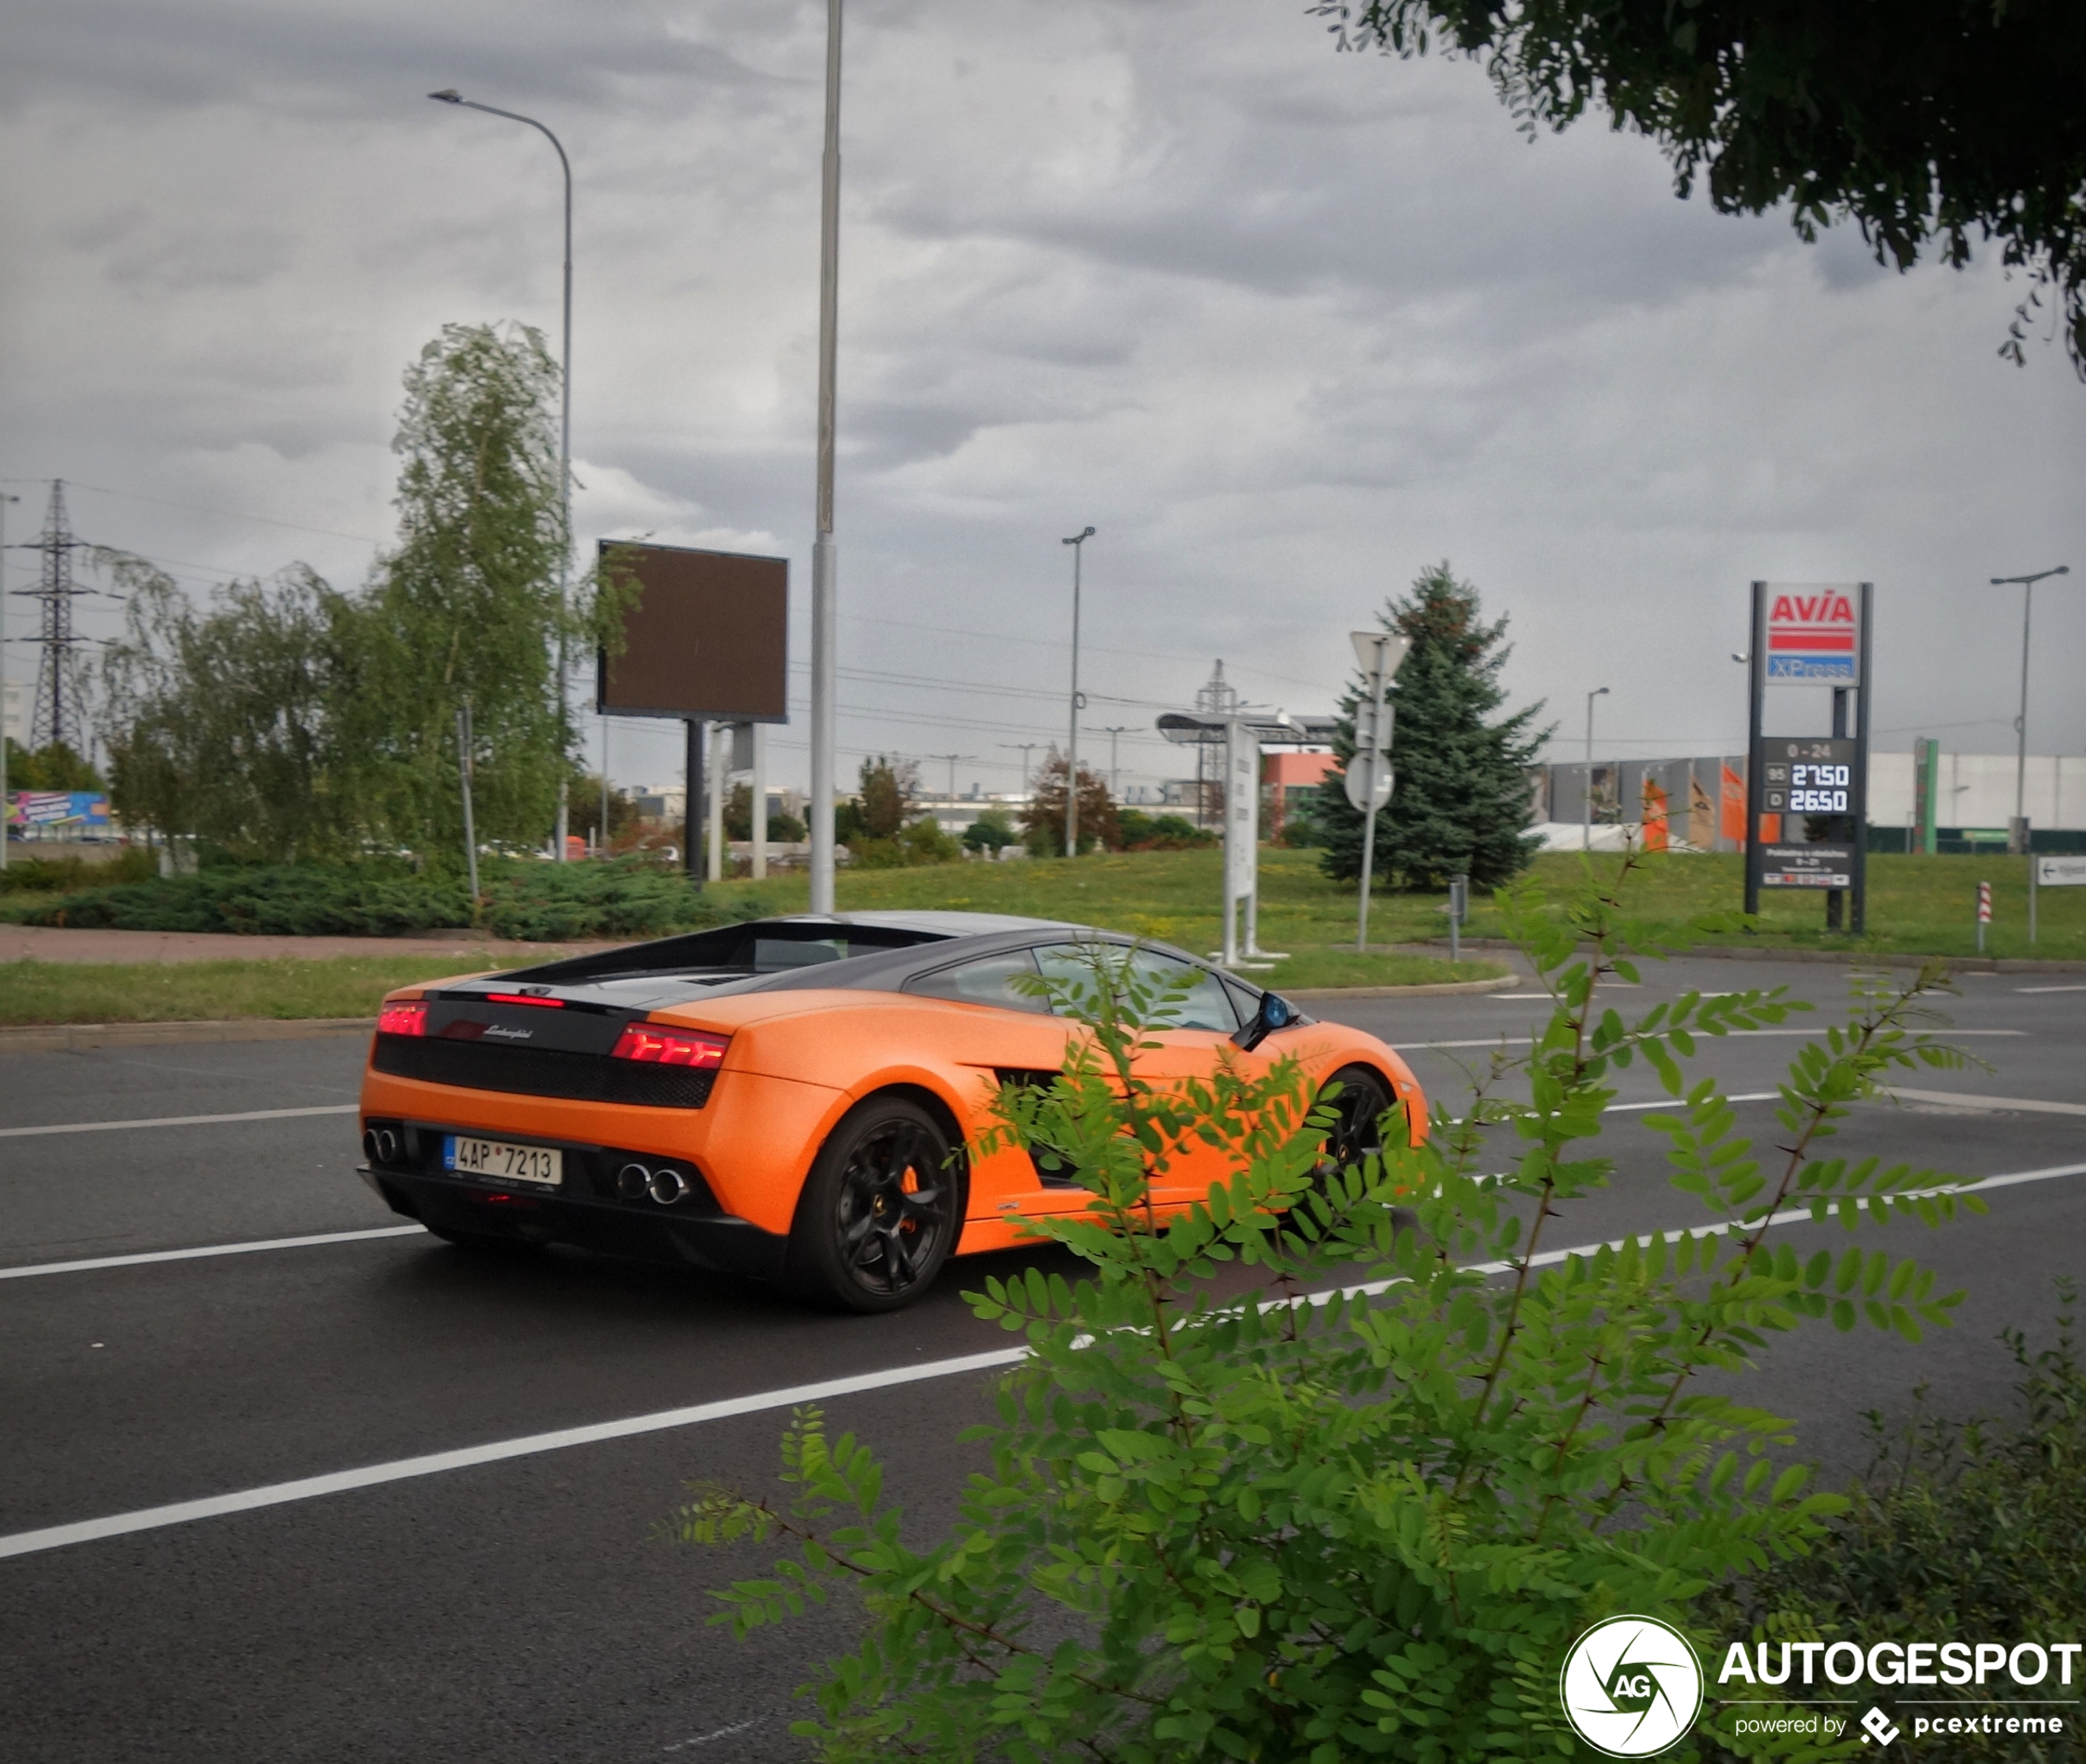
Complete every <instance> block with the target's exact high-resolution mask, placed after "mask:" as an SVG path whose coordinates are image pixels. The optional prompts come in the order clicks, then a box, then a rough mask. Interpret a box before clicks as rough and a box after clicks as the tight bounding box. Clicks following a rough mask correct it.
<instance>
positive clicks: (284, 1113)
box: [0, 1102, 362, 1139]
mask: <svg viewBox="0 0 2086 1764" xmlns="http://www.w3.org/2000/svg"><path fill="white" fill-rule="evenodd" d="M361 1106H362V1105H361V1104H360V1103H351V1102H348V1103H320V1104H319V1105H316V1106H315V1107H313V1108H309V1109H243V1110H241V1112H240V1113H239V1114H158V1115H149V1116H147V1117H145V1118H144V1119H139V1120H135V1121H61V1122H58V1123H55V1124H54V1125H53V1126H50V1127H0V1139H33V1138H34V1137H37V1136H38V1135H39V1134H43V1133H113V1132H115V1131H116V1130H117V1128H123V1127H214V1126H216V1125H218V1123H222V1122H225V1121H292V1120H295V1119H297V1118H298V1117H299V1116H301V1115H308V1114H354V1113H355V1111H356V1109H360V1108H361Z"/></svg>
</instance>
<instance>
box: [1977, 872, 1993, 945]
mask: <svg viewBox="0 0 2086 1764" xmlns="http://www.w3.org/2000/svg"><path fill="white" fill-rule="evenodd" d="M1991 923H1992V884H1990V883H1989V882H1980V883H1979V884H1978V954H1979V955H1983V953H1985V927H1986V926H1987V925H1989V924H1991Z"/></svg>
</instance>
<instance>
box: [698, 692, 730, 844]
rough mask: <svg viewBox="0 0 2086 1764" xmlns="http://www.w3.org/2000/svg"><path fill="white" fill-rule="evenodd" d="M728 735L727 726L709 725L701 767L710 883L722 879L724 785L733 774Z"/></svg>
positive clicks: (728, 729) (724, 724)
mask: <svg viewBox="0 0 2086 1764" xmlns="http://www.w3.org/2000/svg"><path fill="white" fill-rule="evenodd" d="M731 732H732V725H731V724H728V723H713V724H710V740H709V742H708V744H707V745H708V748H709V752H708V756H707V757H708V759H709V761H710V763H709V764H708V765H706V766H705V767H704V768H703V769H704V771H705V773H706V774H708V783H707V787H706V788H707V789H708V792H709V796H710V802H709V809H710V817H709V818H710V838H709V841H708V843H709V846H710V861H709V863H708V864H707V865H706V866H705V873H706V874H707V875H708V876H709V878H710V880H711V881H713V882H722V881H723V880H724V786H725V783H726V782H727V781H728V779H730V777H731V775H732V773H731V760H730V759H729V757H728V755H727V752H726V749H725V745H724V744H725V743H726V742H728V740H730V738H731Z"/></svg>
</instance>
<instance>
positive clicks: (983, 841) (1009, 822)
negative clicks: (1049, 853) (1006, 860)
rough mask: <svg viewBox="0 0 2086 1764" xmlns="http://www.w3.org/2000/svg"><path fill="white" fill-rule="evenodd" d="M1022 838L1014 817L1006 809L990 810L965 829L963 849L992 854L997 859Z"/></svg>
mask: <svg viewBox="0 0 2086 1764" xmlns="http://www.w3.org/2000/svg"><path fill="white" fill-rule="evenodd" d="M1019 838H1021V834H1019V833H1018V831H1017V830H1016V829H1015V827H1014V817H1013V815H1009V813H1008V812H1007V811H1006V810H1004V808H989V809H987V810H986V811H985V812H984V813H983V814H981V815H979V816H978V818H977V819H976V820H974V821H972V823H971V825H969V826H967V827H966V828H965V829H963V849H964V850H965V851H967V852H990V853H991V854H992V855H993V856H994V857H998V856H999V854H1000V853H1001V852H1004V850H1006V848H1008V847H1009V846H1010V845H1012V844H1013V843H1014V842H1015V841H1016V840H1018V839H1019Z"/></svg>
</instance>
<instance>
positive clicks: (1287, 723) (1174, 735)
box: [1159, 710, 1339, 747]
mask: <svg viewBox="0 0 2086 1764" xmlns="http://www.w3.org/2000/svg"><path fill="white" fill-rule="evenodd" d="M1234 725H1236V726H1237V727H1238V728H1241V729H1243V730H1244V731H1245V733H1247V735H1249V736H1251V737H1252V738H1253V739H1254V740H1255V741H1257V742H1259V743H1260V744H1261V746H1263V747H1323V746H1330V745H1331V742H1332V739H1333V731H1334V730H1335V728H1338V727H1339V718H1337V717H1324V716H1301V715H1298V716H1292V715H1291V714H1289V712H1288V711H1286V710H1268V711H1257V710H1256V711H1242V712H1240V713H1238V714H1236V715H1234V716H1229V717H1214V716H1199V715H1197V714H1194V713H1193V712H1191V711H1186V710H1169V711H1168V712H1166V714H1165V715H1164V716H1162V717H1160V719H1159V733H1160V734H1162V735H1164V736H1165V737H1166V739H1167V740H1169V741H1170V742H1179V744H1180V745H1181V746H1184V747H1197V746H1220V745H1221V744H1222V743H1223V741H1224V732H1225V731H1226V730H1227V729H1228V728H1231V727H1233V726H1234Z"/></svg>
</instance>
